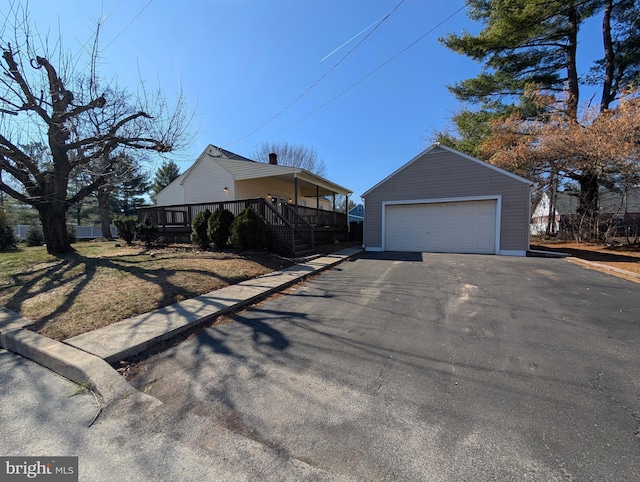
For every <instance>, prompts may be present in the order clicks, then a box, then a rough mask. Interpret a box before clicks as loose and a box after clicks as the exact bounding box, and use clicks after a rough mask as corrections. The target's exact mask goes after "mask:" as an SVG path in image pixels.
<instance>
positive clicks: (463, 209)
mask: <svg viewBox="0 0 640 482" xmlns="http://www.w3.org/2000/svg"><path fill="white" fill-rule="evenodd" d="M495 233H496V201H495V200H493V199H492V200H483V201H460V202H439V203H424V204H397V205H389V206H386V209H385V233H384V235H385V250H386V251H419V252H434V253H488V254H493V253H495V244H496V242H495Z"/></svg>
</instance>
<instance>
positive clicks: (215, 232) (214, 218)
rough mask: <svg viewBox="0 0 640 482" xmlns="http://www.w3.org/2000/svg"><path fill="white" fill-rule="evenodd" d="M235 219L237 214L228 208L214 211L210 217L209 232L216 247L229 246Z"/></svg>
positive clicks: (210, 238)
mask: <svg viewBox="0 0 640 482" xmlns="http://www.w3.org/2000/svg"><path fill="white" fill-rule="evenodd" d="M234 219H235V216H234V215H233V213H232V212H231V211H229V210H228V209H219V210H217V211H214V212H213V213H212V214H211V216H210V217H209V226H208V229H207V234H208V235H209V240H210V241H211V242H212V243H213V244H214V245H215V247H216V248H218V249H222V248H225V247H226V246H227V243H228V242H229V236H230V235H231V223H233V220H234Z"/></svg>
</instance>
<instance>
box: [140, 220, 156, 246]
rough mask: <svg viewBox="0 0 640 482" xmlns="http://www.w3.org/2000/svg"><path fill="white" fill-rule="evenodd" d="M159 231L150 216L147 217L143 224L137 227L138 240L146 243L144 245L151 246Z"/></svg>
mask: <svg viewBox="0 0 640 482" xmlns="http://www.w3.org/2000/svg"><path fill="white" fill-rule="evenodd" d="M157 231H158V227H157V226H156V225H155V224H153V222H152V221H151V219H149V217H148V216H145V217H144V219H143V220H142V222H141V223H139V224H138V225H137V226H136V234H137V235H138V238H139V239H141V240H142V241H144V244H146V245H147V246H151V244H152V243H153V238H154V236H155V234H156V232H157Z"/></svg>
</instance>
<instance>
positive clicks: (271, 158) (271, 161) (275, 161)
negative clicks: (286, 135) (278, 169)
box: [269, 152, 278, 166]
mask: <svg viewBox="0 0 640 482" xmlns="http://www.w3.org/2000/svg"><path fill="white" fill-rule="evenodd" d="M269 164H273V165H274V166H275V165H277V164H278V154H276V153H275V152H272V153H270V154H269Z"/></svg>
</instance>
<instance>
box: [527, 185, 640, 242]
mask: <svg viewBox="0 0 640 482" xmlns="http://www.w3.org/2000/svg"><path fill="white" fill-rule="evenodd" d="M579 205H580V200H579V192H577V191H560V192H557V193H556V200H555V205H554V214H553V223H552V226H551V232H552V233H559V232H561V231H562V232H567V233H569V232H571V230H572V229H573V228H574V227H575V225H576V223H579V222H580V219H578V218H579V215H578V207H579ZM550 207H551V206H550V199H549V195H548V194H547V193H543V194H542V196H541V198H540V201H539V202H538V204H537V205H536V208H535V209H534V211H533V215H532V217H531V228H530V231H531V234H534V235H542V234H545V233H546V232H547V224H548V221H549V210H550ZM598 221H599V223H601V224H602V226H601V228H602V229H607V228H608V227H609V226H612V225H618V226H620V227H624V226H628V225H633V224H636V225H637V224H638V222H640V187H631V188H628V189H626V190H611V189H601V190H600V192H599V193H598Z"/></svg>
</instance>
